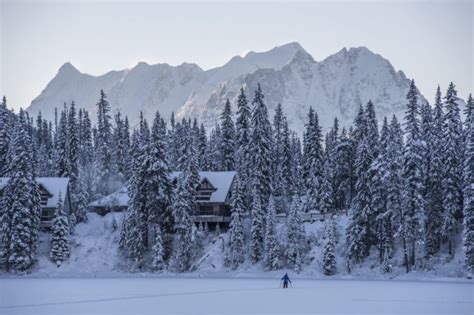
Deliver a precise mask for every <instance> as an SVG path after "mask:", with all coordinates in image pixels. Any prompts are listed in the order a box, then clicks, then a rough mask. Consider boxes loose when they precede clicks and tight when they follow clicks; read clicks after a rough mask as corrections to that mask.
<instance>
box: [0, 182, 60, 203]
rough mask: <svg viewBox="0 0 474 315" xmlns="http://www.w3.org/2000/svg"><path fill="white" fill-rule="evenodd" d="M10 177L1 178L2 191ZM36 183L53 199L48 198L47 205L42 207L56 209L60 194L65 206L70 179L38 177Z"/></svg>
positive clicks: (0, 186) (0, 187)
mask: <svg viewBox="0 0 474 315" xmlns="http://www.w3.org/2000/svg"><path fill="white" fill-rule="evenodd" d="M9 180H10V178H9V177H0V190H1V189H3V188H4V187H5V186H6V185H7V183H8V181H9ZM36 182H37V183H38V184H39V185H40V186H42V187H43V188H44V189H46V190H47V191H48V192H49V193H50V194H51V197H50V198H48V202H47V204H46V205H42V206H41V207H43V208H56V206H57V204H58V197H59V192H61V198H62V200H63V204H64V202H65V201H66V194H67V189H68V185H69V178H67V177H36Z"/></svg>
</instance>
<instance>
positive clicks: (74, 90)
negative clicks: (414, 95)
mask: <svg viewBox="0 0 474 315" xmlns="http://www.w3.org/2000/svg"><path fill="white" fill-rule="evenodd" d="M258 83H260V84H261V86H262V90H263V92H264V95H265V102H266V104H267V105H268V107H269V110H270V112H272V111H273V109H274V108H275V107H276V105H277V104H278V103H281V104H282V106H283V110H284V112H285V113H286V114H287V116H288V120H289V122H290V125H291V127H292V128H293V129H295V130H296V131H298V132H301V131H302V130H303V128H304V122H305V119H306V114H307V112H308V108H309V107H310V106H313V107H314V108H315V110H316V111H317V112H318V114H319V116H320V121H321V123H322V125H323V127H328V126H329V125H331V124H332V122H333V120H334V118H335V117H336V116H337V117H339V119H340V120H341V122H342V124H347V123H350V122H352V120H353V118H354V116H355V114H356V113H357V110H358V106H359V104H365V103H366V102H367V101H369V100H370V99H371V100H372V101H373V102H374V103H375V106H376V110H377V113H378V114H379V115H380V116H381V115H382V114H383V115H387V116H389V115H390V116H391V115H392V114H396V115H399V116H400V115H402V113H403V112H404V109H405V104H406V99H405V96H406V94H407V91H408V87H409V83H410V81H409V79H407V78H406V77H405V75H404V74H403V72H402V71H398V72H397V71H395V69H394V68H393V66H392V65H391V64H390V62H389V61H388V60H386V59H384V58H383V57H382V56H380V55H378V54H375V53H373V52H371V51H370V50H368V49H367V48H365V47H359V48H350V49H346V48H344V49H342V50H341V51H339V52H338V53H336V54H334V55H331V56H329V57H327V58H326V59H324V60H322V61H320V62H318V61H315V60H314V59H313V57H312V56H311V55H310V54H309V53H307V52H306V51H305V50H304V49H303V48H302V47H301V45H299V44H298V43H289V44H286V45H283V46H278V47H275V48H273V49H271V50H269V51H266V52H260V53H256V52H249V53H248V54H246V55H245V56H244V57H241V56H236V57H233V58H232V59H231V60H230V61H229V62H227V63H226V64H225V65H223V66H221V67H218V68H214V69H210V70H206V71H204V70H202V69H201V68H200V67H199V66H197V65H195V64H188V63H183V64H181V65H179V66H170V65H168V64H156V65H149V64H147V63H144V62H140V63H138V64H137V65H136V66H135V67H134V68H132V69H127V70H121V71H111V72H108V73H106V74H104V75H101V76H97V77H95V76H91V75H88V74H83V73H81V72H79V71H78V70H77V69H76V68H74V66H72V65H71V64H70V63H66V64H64V65H63V66H62V67H61V68H60V69H59V71H58V74H57V75H56V76H55V77H54V78H53V80H51V82H50V83H49V84H48V85H47V86H46V88H45V89H44V90H43V91H42V93H41V94H40V95H39V96H38V97H37V98H35V99H34V100H33V101H32V102H31V105H30V107H29V108H28V111H29V112H30V113H31V114H33V115H36V114H37V113H38V112H39V111H41V113H42V115H43V116H45V117H46V118H50V119H51V118H53V115H54V108H55V107H60V106H62V104H63V103H64V102H67V103H69V102H71V101H72V100H74V101H75V102H76V105H77V106H80V107H83V108H86V109H88V110H90V111H94V106H95V104H96V102H97V99H98V97H99V91H100V89H103V90H104V91H105V92H106V93H107V95H108V97H109V101H110V103H111V106H112V108H113V109H114V110H116V109H119V110H120V111H121V112H122V113H123V114H125V115H128V116H129V119H130V120H131V121H132V123H133V122H135V121H136V119H137V118H138V116H139V112H140V111H143V112H144V113H145V115H146V116H147V117H150V118H151V117H152V115H153V114H154V113H155V111H156V110H159V111H160V113H161V114H162V115H163V116H164V117H169V116H170V115H171V113H172V112H176V114H177V117H178V118H180V117H197V118H198V119H199V120H200V121H202V122H204V124H205V125H207V126H208V127H212V126H214V124H215V122H216V121H217V120H218V119H219V114H220V112H221V110H222V108H223V106H224V103H225V100H226V99H227V98H229V99H230V100H231V101H234V100H235V98H236V96H237V93H238V92H239V89H240V87H241V86H244V88H245V89H246V90H247V96H248V98H249V99H250V100H251V99H252V97H253V91H254V90H255V88H256V87H257V84H258ZM421 100H422V101H424V98H423V97H421ZM233 104H234V106H235V102H233Z"/></svg>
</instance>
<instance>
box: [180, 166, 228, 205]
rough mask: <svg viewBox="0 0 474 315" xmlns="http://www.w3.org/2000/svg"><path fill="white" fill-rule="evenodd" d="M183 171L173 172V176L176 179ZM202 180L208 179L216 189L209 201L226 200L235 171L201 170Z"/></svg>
mask: <svg viewBox="0 0 474 315" xmlns="http://www.w3.org/2000/svg"><path fill="white" fill-rule="evenodd" d="M179 174H181V172H172V173H171V178H172V179H174V178H176V177H178V176H179ZM199 177H200V178H201V182H202V181H203V180H204V179H207V180H208V181H209V182H210V183H211V185H212V186H214V188H216V190H215V191H214V192H213V193H212V195H211V198H210V199H209V200H208V201H207V202H225V201H226V198H227V195H228V194H229V190H230V188H231V185H232V181H233V180H234V177H235V172H234V171H228V172H199Z"/></svg>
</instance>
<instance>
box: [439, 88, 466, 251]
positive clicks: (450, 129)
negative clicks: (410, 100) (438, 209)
mask: <svg viewBox="0 0 474 315" xmlns="http://www.w3.org/2000/svg"><path fill="white" fill-rule="evenodd" d="M445 108H446V115H445V124H446V127H445V128H446V133H445V138H444V151H445V155H444V170H445V173H444V181H443V182H444V190H445V191H444V196H445V199H444V208H445V210H446V214H445V217H444V223H443V232H444V233H443V234H444V237H445V238H446V239H447V241H448V253H449V255H453V254H454V247H453V241H454V237H455V234H456V229H457V224H458V219H459V218H461V217H462V203H463V201H462V152H463V146H462V145H463V131H462V123H461V116H460V113H459V105H458V97H457V92H456V89H455V86H454V84H453V83H452V82H451V84H450V85H449V88H448V91H447V92H446V96H445Z"/></svg>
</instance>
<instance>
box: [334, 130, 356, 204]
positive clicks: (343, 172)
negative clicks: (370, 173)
mask: <svg viewBox="0 0 474 315" xmlns="http://www.w3.org/2000/svg"><path fill="white" fill-rule="evenodd" d="M339 139H340V141H339V144H338V146H337V148H336V153H335V154H336V158H335V164H336V165H335V169H334V173H335V174H334V179H335V182H336V184H335V186H336V187H337V188H336V191H335V194H336V209H340V210H345V209H347V208H348V207H349V205H350V204H351V201H352V194H353V193H352V190H353V186H354V184H353V182H352V181H353V173H354V170H353V168H354V165H353V164H354V152H353V144H352V139H351V136H350V135H349V134H348V133H347V132H346V129H345V128H342V131H341V135H340V137H339Z"/></svg>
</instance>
